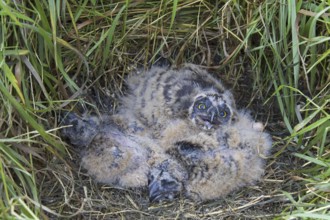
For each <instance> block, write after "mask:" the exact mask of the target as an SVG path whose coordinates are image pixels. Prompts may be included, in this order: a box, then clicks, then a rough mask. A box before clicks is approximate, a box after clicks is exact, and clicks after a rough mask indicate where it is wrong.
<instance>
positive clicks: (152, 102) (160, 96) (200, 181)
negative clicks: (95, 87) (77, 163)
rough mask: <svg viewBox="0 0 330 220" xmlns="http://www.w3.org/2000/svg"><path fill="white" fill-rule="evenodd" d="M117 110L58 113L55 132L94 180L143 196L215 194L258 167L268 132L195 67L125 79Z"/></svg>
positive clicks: (255, 175) (248, 179)
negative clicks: (144, 192) (142, 191)
mask: <svg viewBox="0 0 330 220" xmlns="http://www.w3.org/2000/svg"><path fill="white" fill-rule="evenodd" d="M127 81H128V87H129V94H128V95H127V96H124V97H121V102H122V105H121V106H120V107H119V111H118V113H116V114H114V115H110V116H109V115H105V116H103V117H101V118H99V119H96V118H95V117H85V118H80V117H78V116H77V115H75V114H74V113H69V115H68V116H67V117H66V118H64V120H63V124H64V125H70V124H71V125H73V126H72V127H68V128H65V129H63V131H62V134H63V137H65V138H67V139H68V140H69V142H70V143H71V144H73V145H75V146H77V147H80V149H81V157H82V165H83V167H84V168H86V169H87V170H88V172H89V174H90V175H91V176H92V177H94V178H95V179H96V180H97V181H99V182H103V183H109V184H113V185H117V186H120V187H144V186H148V188H149V198H150V200H151V201H153V202H154V201H163V200H168V199H173V198H174V197H176V196H178V195H180V194H181V195H185V196H186V197H189V198H191V199H194V200H199V201H200V200H201V201H203V200H209V199H215V198H219V197H221V196H223V195H226V194H228V193H230V192H231V191H232V190H234V189H236V188H238V187H241V186H244V185H248V184H252V183H254V182H255V181H256V180H258V179H260V177H261V175H262V173H263V171H264V159H263V158H264V157H265V156H267V155H268V153H269V149H270V147H271V139H270V136H269V135H268V134H266V133H264V132H263V131H262V129H263V127H262V125H261V124H260V123H255V122H254V121H253V120H252V119H251V118H250V116H248V114H246V113H244V112H242V111H237V110H236V107H235V102H234V99H233V96H232V94H231V93H230V92H229V91H228V90H225V88H224V87H223V85H222V84H221V82H220V81H219V80H217V79H215V78H214V77H212V76H211V75H210V74H209V73H207V72H206V71H204V70H202V69H200V68H199V67H197V66H195V65H192V64H187V65H185V66H184V67H183V68H181V69H167V68H159V67H154V68H152V69H151V70H150V71H147V72H145V73H141V74H140V75H136V76H133V77H131V78H129V79H128V80H127Z"/></svg>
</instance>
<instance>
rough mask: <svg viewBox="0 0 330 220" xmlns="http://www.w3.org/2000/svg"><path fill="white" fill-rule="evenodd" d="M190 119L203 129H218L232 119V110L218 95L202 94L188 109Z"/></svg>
mask: <svg viewBox="0 0 330 220" xmlns="http://www.w3.org/2000/svg"><path fill="white" fill-rule="evenodd" d="M189 113H190V115H189V116H190V119H191V120H192V122H193V123H194V124H196V125H198V126H200V127H202V128H204V129H207V130H209V129H212V128H215V129H216V128H218V127H219V126H221V125H225V124H227V123H228V122H229V121H230V120H231V118H232V115H233V113H232V110H231V108H230V107H229V106H228V105H227V103H226V101H225V100H224V99H223V97H222V96H221V95H219V94H202V95H199V96H197V97H196V98H195V101H194V103H193V105H192V106H191V107H190V111H189Z"/></svg>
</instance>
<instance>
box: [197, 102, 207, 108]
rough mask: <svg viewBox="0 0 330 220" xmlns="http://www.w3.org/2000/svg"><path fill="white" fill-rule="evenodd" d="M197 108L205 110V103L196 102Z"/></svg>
mask: <svg viewBox="0 0 330 220" xmlns="http://www.w3.org/2000/svg"><path fill="white" fill-rule="evenodd" d="M197 108H198V109H200V110H205V109H206V105H205V104H204V103H200V104H198V106H197Z"/></svg>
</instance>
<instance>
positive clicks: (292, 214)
mask: <svg viewBox="0 0 330 220" xmlns="http://www.w3.org/2000/svg"><path fill="white" fill-rule="evenodd" d="M0 19H1V29H0V70H1V72H0V73H1V74H0V91H1V94H0V176H1V179H0V197H1V198H0V219H47V218H48V217H51V216H55V217H57V218H59V217H63V218H64V217H73V216H80V217H81V218H83V217H86V218H89V217H88V216H90V217H91V218H92V217H94V218H102V217H104V218H107V217H114V218H115V217H117V218H119V217H127V218H129V217H134V218H156V217H160V216H163V217H164V218H184V217H187V218H216V219H218V218H221V217H227V216H231V217H233V218H243V217H244V218H249V217H254V218H255V217H259V218H278V219H294V218H297V219H298V218H304V219H328V218H329V214H330V212H329V209H330V201H329V198H330V194H329V193H330V177H329V176H330V150H329V149H330V148H329V145H330V141H329V127H330V116H329V106H330V105H329V100H330V92H329V91H330V74H329V72H330V66H329V63H330V2H329V1H322V0H315V1H307V0H300V1H291V0H289V1H285V0H270V1H247V0H246V1H224V0H217V1H203V0H187V1H178V0H169V1H163V0H162V1H153V0H152V1H130V0H125V1H120V0H118V1H110V0H109V1H107V0H91V1H88V0H80V1H67V0H48V1H46V0H34V1H21V0H3V1H0ZM159 57H164V58H166V59H168V60H169V61H170V62H171V63H172V64H174V65H180V64H182V63H184V62H193V63H196V64H200V65H203V66H205V67H207V68H209V69H210V71H212V72H214V73H215V74H216V75H217V76H219V77H221V78H222V79H223V80H224V81H226V82H228V85H229V86H231V87H232V88H233V90H234V91H236V95H237V100H238V101H239V103H240V107H248V108H250V109H251V110H252V111H253V112H254V113H255V115H257V118H258V119H260V120H262V121H263V122H266V121H267V125H268V126H267V129H268V130H269V131H270V133H271V134H272V135H273V139H274V151H273V157H272V158H269V160H268V161H269V162H268V166H267V172H266V175H265V181H264V183H259V184H258V186H255V187H247V188H244V189H242V190H241V191H238V192H235V193H233V195H230V196H228V197H226V198H224V199H223V200H221V201H211V202H208V203H204V204H192V203H191V202H189V201H184V200H178V201H176V202H174V203H170V204H158V205H153V206H148V202H147V201H146V200H145V197H146V196H145V195H144V194H143V192H142V193H141V191H134V190H133V191H132V190H123V189H113V188H109V186H101V185H95V183H93V182H92V181H90V179H89V177H88V176H86V175H85V174H84V173H83V172H80V169H79V167H77V163H74V162H75V161H74V158H75V156H74V154H71V152H72V151H71V150H68V148H67V147H66V146H65V144H64V143H63V142H62V141H61V139H60V138H59V137H58V136H57V135H58V130H59V129H60V128H61V127H60V126H59V125H58V124H57V122H56V121H57V114H58V112H59V110H61V109H67V110H72V109H75V110H77V109H89V110H91V109H93V110H94V111H112V109H115V106H116V102H115V95H116V94H118V93H122V92H125V89H124V86H123V82H124V75H126V74H128V73H130V72H131V71H132V70H133V69H135V68H136V67H144V68H146V67H147V66H149V65H151V64H152V63H155V62H157V60H159ZM93 100H101V101H93ZM105 100H110V101H105ZM71 155H72V156H71ZM106 187H108V188H106Z"/></svg>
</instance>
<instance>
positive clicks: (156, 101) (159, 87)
mask: <svg viewBox="0 0 330 220" xmlns="http://www.w3.org/2000/svg"><path fill="white" fill-rule="evenodd" d="M127 84H128V88H129V91H128V92H129V94H128V95H126V96H124V97H122V98H121V101H122V105H121V107H120V108H119V114H118V117H119V118H120V119H119V121H120V122H123V123H124V124H123V125H122V126H123V127H124V126H128V127H127V128H128V129H131V130H132V131H133V132H134V131H136V130H138V131H142V130H143V129H144V128H152V133H153V134H154V135H156V136H157V135H158V134H159V133H160V132H161V130H162V129H164V126H166V124H167V123H168V122H169V121H170V120H173V119H178V118H181V119H185V120H191V121H192V122H193V123H194V124H195V125H196V126H198V127H200V128H202V129H216V128H217V127H219V126H221V125H225V124H227V123H229V122H231V121H232V120H234V118H235V102H234V99H233V95H232V94H231V92H230V91H228V90H226V89H225V88H224V86H223V85H222V83H221V82H220V81H219V80H218V79H216V78H214V77H213V76H211V75H210V74H209V73H208V72H206V71H205V70H203V69H201V68H199V67H198V66H196V65H193V64H186V65H184V66H183V67H182V68H180V69H175V68H173V69H168V68H163V67H153V68H151V70H150V71H145V72H142V73H140V74H135V75H133V76H132V77H130V78H128V79H127ZM132 119H133V120H132Z"/></svg>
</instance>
